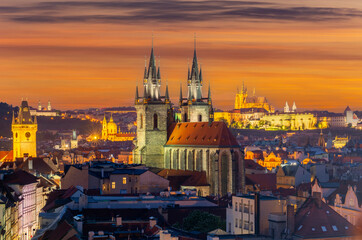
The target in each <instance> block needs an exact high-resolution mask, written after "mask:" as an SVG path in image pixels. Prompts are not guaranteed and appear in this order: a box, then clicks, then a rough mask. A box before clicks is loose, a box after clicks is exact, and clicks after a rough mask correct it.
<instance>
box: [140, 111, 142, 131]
mask: <svg viewBox="0 0 362 240" xmlns="http://www.w3.org/2000/svg"><path fill="white" fill-rule="evenodd" d="M140 118H141V120H140V122H141V125H140V128H143V114H141V117H140Z"/></svg>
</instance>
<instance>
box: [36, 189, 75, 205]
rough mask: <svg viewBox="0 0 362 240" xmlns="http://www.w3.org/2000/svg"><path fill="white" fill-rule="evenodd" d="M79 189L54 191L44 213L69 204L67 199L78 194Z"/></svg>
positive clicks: (49, 197)
mask: <svg viewBox="0 0 362 240" xmlns="http://www.w3.org/2000/svg"><path fill="white" fill-rule="evenodd" d="M77 191H78V189H77V188H76V187H74V186H71V187H70V188H68V189H66V190H64V189H61V190H54V191H52V192H51V193H50V194H49V196H48V200H47V202H46V204H45V206H44V207H43V210H44V211H48V210H50V209H53V208H56V207H59V206H62V205H64V204H66V203H67V201H66V200H67V199H68V198H70V197H71V196H72V195H73V194H74V193H76V192H77Z"/></svg>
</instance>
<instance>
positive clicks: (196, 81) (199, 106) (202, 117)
mask: <svg viewBox="0 0 362 240" xmlns="http://www.w3.org/2000/svg"><path fill="white" fill-rule="evenodd" d="M202 85H203V79H202V70H201V67H200V70H199V65H198V63H197V55H196V40H195V46H194V57H193V60H192V67H191V72H190V69H188V74H187V98H183V97H182V89H180V109H181V121H182V122H209V121H210V120H211V121H212V119H211V118H210V116H212V101H211V91H210V85H209V95H208V97H207V98H203V97H202ZM180 88H181V87H180Z"/></svg>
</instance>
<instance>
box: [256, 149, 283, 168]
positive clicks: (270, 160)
mask: <svg viewBox="0 0 362 240" xmlns="http://www.w3.org/2000/svg"><path fill="white" fill-rule="evenodd" d="M282 163H284V160H282V158H281V157H280V155H279V154H278V155H277V156H276V155H275V154H274V152H271V153H270V154H269V155H268V156H267V157H265V158H264V160H263V159H260V160H258V164H259V165H261V166H262V167H265V168H267V169H268V170H269V171H271V170H272V169H274V168H276V167H278V166H280V165H281V164H282Z"/></svg>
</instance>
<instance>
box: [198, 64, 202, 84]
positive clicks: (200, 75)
mask: <svg viewBox="0 0 362 240" xmlns="http://www.w3.org/2000/svg"><path fill="white" fill-rule="evenodd" d="M199 79H200V83H202V71H201V64H200V74H199Z"/></svg>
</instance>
